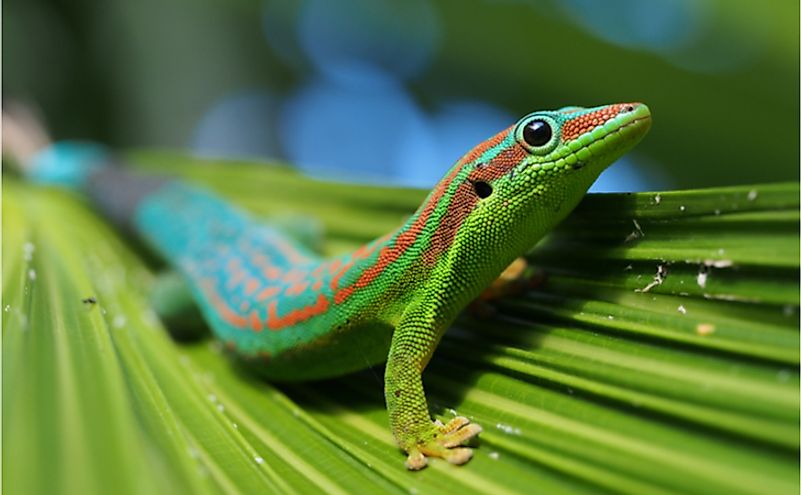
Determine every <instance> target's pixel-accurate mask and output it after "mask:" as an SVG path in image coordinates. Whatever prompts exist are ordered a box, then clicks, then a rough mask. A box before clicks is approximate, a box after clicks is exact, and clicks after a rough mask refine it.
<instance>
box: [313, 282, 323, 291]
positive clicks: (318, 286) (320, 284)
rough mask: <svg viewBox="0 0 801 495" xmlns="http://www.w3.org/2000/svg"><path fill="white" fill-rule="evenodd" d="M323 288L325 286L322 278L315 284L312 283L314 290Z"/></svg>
mask: <svg viewBox="0 0 801 495" xmlns="http://www.w3.org/2000/svg"><path fill="white" fill-rule="evenodd" d="M322 288H323V281H322V280H318V281H317V282H315V283H314V285H312V290H314V291H318V290H320V289H322Z"/></svg>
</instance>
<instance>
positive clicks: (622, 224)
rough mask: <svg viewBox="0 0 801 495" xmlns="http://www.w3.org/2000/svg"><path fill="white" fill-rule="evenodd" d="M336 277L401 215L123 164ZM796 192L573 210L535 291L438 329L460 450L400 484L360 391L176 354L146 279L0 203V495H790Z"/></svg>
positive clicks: (63, 225) (112, 238) (387, 442)
mask: <svg viewBox="0 0 801 495" xmlns="http://www.w3.org/2000/svg"><path fill="white" fill-rule="evenodd" d="M136 159H137V161H138V162H140V163H142V164H143V167H144V168H145V169H148V170H164V169H170V170H172V171H174V172H175V173H177V174H181V175H185V176H188V177H190V178H191V179H192V180H195V181H198V182H200V183H204V184H206V185H207V186H209V187H212V188H214V189H216V190H218V191H219V192H220V193H221V194H223V195H225V196H227V197H229V198H230V199H231V200H233V201H235V202H237V203H239V204H240V205H242V206H244V207H246V208H248V209H250V210H252V211H254V212H255V213H256V214H258V215H263V216H265V217H269V216H273V215H277V214H287V213H292V214H300V215H311V216H314V217H316V218H319V219H320V221H321V223H322V224H323V225H324V227H325V230H326V233H327V242H326V244H325V249H326V251H328V252H338V251H341V250H344V249H348V248H352V247H354V246H355V245H357V244H358V243H361V242H364V241H367V240H369V239H371V238H372V237H375V236H378V235H381V234H383V233H385V232H386V231H388V230H389V229H390V228H394V227H395V226H397V225H398V223H399V222H401V221H402V220H403V219H404V217H405V215H408V214H409V213H410V212H411V211H413V209H414V208H415V206H416V205H417V203H418V202H419V201H420V200H421V199H422V197H423V194H424V192H422V191H413V190H401V189H389V188H377V187H364V186H351V185H344V184H330V183H323V182H317V181H312V180H310V179H306V178H303V177H301V176H299V175H297V174H295V173H293V172H291V171H288V170H286V169H283V168H278V167H275V168H265V167H261V166H253V165H250V164H236V163H227V164H209V163H202V162H198V161H196V160H191V159H187V158H182V157H179V156H173V155H169V154H142V155H138V156H137V157H136ZM798 195H799V191H798V186H797V185H795V184H789V185H782V184H778V185H758V186H749V187H740V188H729V189H719V190H703V191H690V192H670V193H661V194H655V193H651V194H635V195H628V196H627V195H608V196H592V197H588V198H587V199H586V200H585V201H584V203H583V204H582V205H581V206H580V207H579V209H578V210H577V212H576V213H575V214H574V215H573V216H572V217H571V218H570V219H569V220H568V221H567V222H566V223H565V224H564V225H563V226H562V228H560V229H559V231H558V232H556V233H554V234H553V235H552V236H551V237H550V238H549V239H547V240H546V242H544V243H543V245H541V246H540V248H539V249H537V250H535V251H533V252H532V253H531V255H530V260H531V261H532V263H533V264H534V265H535V266H537V267H538V269H539V272H540V275H542V276H541V277H539V278H543V279H544V282H542V283H540V284H539V285H537V286H535V287H533V288H531V289H530V290H528V291H527V292H525V293H523V294H520V295H517V296H513V297H508V298H505V299H504V300H502V301H499V302H498V303H496V305H495V312H494V315H493V316H492V317H490V318H485V319H472V318H468V317H463V318H461V319H460V320H459V321H458V322H457V323H456V324H455V326H454V328H452V329H451V330H450V331H449V333H448V334H447V336H446V337H445V339H444V340H443V342H442V344H441V346H440V348H439V349H438V351H437V353H436V354H435V358H434V360H433V361H432V363H431V366H430V368H429V370H428V371H427V372H426V374H425V382H426V387H427V390H428V396H429V399H430V401H431V405H432V408H433V411H432V412H433V413H434V414H435V415H436V416H438V417H440V418H442V419H447V418H449V417H450V416H452V415H453V414H454V411H457V412H458V413H459V414H463V415H466V416H468V417H470V418H472V419H474V420H475V421H477V422H478V423H480V424H482V425H483V426H484V430H485V431H484V433H482V435H481V441H480V443H479V446H478V448H477V449H476V455H475V458H474V459H473V460H472V461H471V462H470V464H469V465H467V466H465V467H461V468H459V467H453V466H450V465H447V464H446V463H443V462H438V461H434V462H433V463H432V466H431V467H430V468H428V469H426V470H424V471H423V472H419V473H410V472H407V471H406V470H405V469H404V468H403V456H402V454H401V453H400V452H399V451H398V450H397V449H396V448H395V447H394V445H393V442H392V439H391V436H390V434H389V429H388V427H387V417H386V412H385V411H384V405H383V400H382V378H381V374H382V370H381V369H380V368H377V369H372V370H366V371H365V372H362V373H359V374H356V375H352V376H348V377H345V378H341V379H337V380H330V381H325V382H321V383H312V384H303V385H292V386H286V385H271V384H268V383H265V382H262V381H260V380H258V379H257V378H255V377H253V376H251V375H250V374H248V373H246V372H244V371H242V370H241V369H240V368H239V367H237V366H236V365H235V363H234V362H232V361H231V360H230V359H229V358H228V357H227V356H226V355H225V354H223V353H222V352H221V350H220V349H219V346H217V345H216V344H215V343H214V342H213V341H211V340H210V339H205V340H201V341H199V342H194V343H176V342H174V341H173V340H172V339H171V338H170V337H169V334H168V333H167V332H166V331H165V329H164V328H163V326H162V324H161V323H160V321H159V320H158V319H157V318H156V316H155V314H154V313H153V311H152V309H151V305H150V302H149V300H148V293H149V290H150V288H151V284H152V282H153V275H154V273H155V272H156V271H157V270H158V266H157V265H155V264H153V261H152V260H151V258H150V257H149V255H147V253H146V251H145V250H144V249H142V248H141V246H136V245H134V244H132V243H131V242H130V240H127V239H126V238H124V237H121V236H120V235H119V234H118V233H116V232H114V231H113V230H112V229H111V228H110V227H109V226H107V224H106V223H105V222H104V221H103V220H102V219H100V218H98V217H97V216H96V215H95V213H94V212H93V211H92V209H91V206H89V205H88V204H87V203H86V202H85V201H83V200H81V199H79V198H77V197H76V196H73V195H71V194H69V193H65V192H61V191H55V190H47V189H41V188H36V187H32V186H30V185H27V184H22V183H19V182H17V181H15V180H13V179H6V180H5V181H4V184H3V240H2V242H3V244H2V247H3V274H2V276H3V301H2V304H3V313H2V316H3V320H2V322H3V406H4V407H3V409H4V410H3V434H4V438H3V468H4V469H3V474H4V476H3V488H4V490H6V492H7V493H19V494H23V493H24V494H27V493H70V494H72V493H75V494H78V493H80V494H85V493H128V492H130V493H223V492H227V493H232V492H245V493H293V492H300V493H319V492H325V493H462V494H468V493H491V494H498V493H544V494H557V493H603V492H614V493H631V494H642V493H699V494H701V493H764V494H791V493H798V490H799V486H798V479H799V470H798V457H797V452H798V447H799V412H798V404H799V377H798V364H799V336H798V324H799V317H798V298H799V288H798V269H799V267H798V262H799V252H798V221H799V215H798Z"/></svg>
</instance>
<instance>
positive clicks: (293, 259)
mask: <svg viewBox="0 0 801 495" xmlns="http://www.w3.org/2000/svg"><path fill="white" fill-rule="evenodd" d="M270 243H271V244H272V245H273V247H275V248H276V249H277V250H278V251H280V252H281V254H282V255H283V256H284V258H286V259H287V260H288V261H289V262H290V263H291V264H293V265H302V264H305V263H308V262H310V261H311V259H310V258H308V257H306V256H305V255H303V254H302V253H301V252H300V251H299V250H298V249H297V248H295V246H293V245H292V244H290V243H288V242H287V241H285V240H284V239H283V238H281V237H276V236H273V237H271V238H270Z"/></svg>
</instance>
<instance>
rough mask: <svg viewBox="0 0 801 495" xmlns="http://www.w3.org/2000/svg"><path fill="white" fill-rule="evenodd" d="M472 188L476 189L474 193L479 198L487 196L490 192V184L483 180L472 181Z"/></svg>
mask: <svg viewBox="0 0 801 495" xmlns="http://www.w3.org/2000/svg"><path fill="white" fill-rule="evenodd" d="M473 189H475V190H476V194H477V195H478V197H479V198H481V199H484V198H487V197H489V195H490V194H492V186H491V185H489V184H487V183H486V182H484V181H478V182H473Z"/></svg>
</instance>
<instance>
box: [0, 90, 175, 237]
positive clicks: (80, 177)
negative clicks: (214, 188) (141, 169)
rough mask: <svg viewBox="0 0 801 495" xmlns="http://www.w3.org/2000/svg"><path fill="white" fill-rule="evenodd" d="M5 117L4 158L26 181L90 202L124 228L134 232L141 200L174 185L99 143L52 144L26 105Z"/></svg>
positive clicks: (7, 110)
mask: <svg viewBox="0 0 801 495" xmlns="http://www.w3.org/2000/svg"><path fill="white" fill-rule="evenodd" d="M2 116H3V120H2V124H3V154H4V155H5V156H8V157H10V158H11V159H12V160H11V163H12V164H14V165H16V167H17V168H18V169H19V170H20V172H22V174H23V176H24V177H25V178H26V179H27V180H29V181H31V182H34V183H37V184H45V185H51V186H58V187H63V188H66V189H70V190H73V191H75V192H78V193H81V194H84V195H86V196H88V197H90V198H91V199H92V201H93V202H94V203H95V205H96V206H97V208H98V210H99V212H100V213H101V214H103V215H104V216H106V217H107V218H109V219H110V220H111V221H112V222H114V223H115V224H117V225H118V226H119V227H122V228H124V229H127V230H131V229H132V222H133V216H134V211H135V209H136V207H137V205H138V204H139V202H140V201H141V200H142V198H144V197H145V196H147V195H148V194H150V193H151V192H153V191H155V190H156V189H158V188H160V187H161V186H162V185H164V184H165V183H166V182H169V181H170V179H169V178H167V177H160V176H147V175H139V174H137V173H135V172H134V171H132V170H130V169H129V167H125V166H123V164H122V163H121V162H120V160H119V159H118V158H117V157H116V156H115V155H114V154H113V153H112V152H111V151H110V150H109V149H108V148H106V147H105V146H103V145H100V144H97V143H93V142H89V141H56V142H51V141H50V138H49V136H48V135H47V131H46V130H45V129H44V126H43V125H42V124H41V122H40V120H39V119H38V118H37V116H36V114H35V112H34V111H33V110H31V109H30V108H28V107H26V106H24V105H22V104H19V103H16V102H11V103H10V104H7V105H5V106H4V108H3V114H2Z"/></svg>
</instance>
